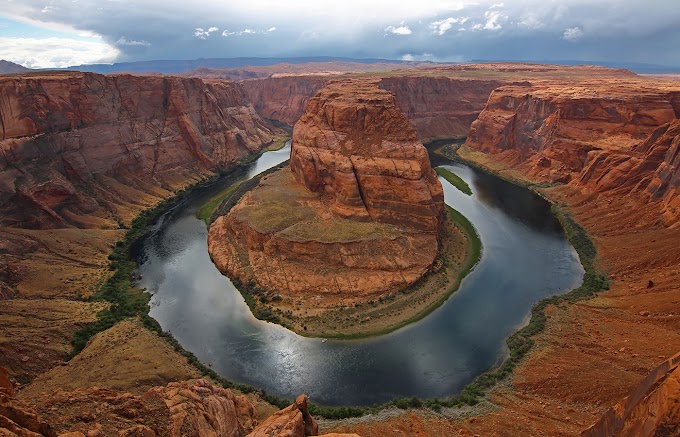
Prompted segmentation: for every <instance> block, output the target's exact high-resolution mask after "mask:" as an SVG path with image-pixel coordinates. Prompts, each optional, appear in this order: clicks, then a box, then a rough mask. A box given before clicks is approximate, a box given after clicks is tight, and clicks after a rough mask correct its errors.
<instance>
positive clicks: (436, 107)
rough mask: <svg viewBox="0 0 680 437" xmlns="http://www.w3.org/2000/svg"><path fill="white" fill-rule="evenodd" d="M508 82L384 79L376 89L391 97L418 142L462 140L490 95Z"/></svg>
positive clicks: (399, 77)
mask: <svg viewBox="0 0 680 437" xmlns="http://www.w3.org/2000/svg"><path fill="white" fill-rule="evenodd" d="M508 82H509V81H507V80H499V79H462V78H455V77H444V76H439V77H437V76H415V75H414V76H391V77H385V78H383V79H381V80H380V87H381V88H383V89H385V90H387V91H390V92H392V93H394V95H395V97H396V98H397V104H398V105H399V107H400V108H401V110H402V111H403V112H404V114H405V115H406V118H408V120H409V121H410V122H411V124H412V125H413V127H414V128H415V129H416V131H417V132H418V137H419V138H420V140H421V141H422V142H427V141H431V140H435V139H439V138H452V137H466V136H467V135H468V132H469V130H470V125H471V124H472V122H473V121H474V120H475V119H476V118H477V116H478V115H479V113H480V112H481V111H482V109H484V105H485V104H486V101H487V100H488V98H489V95H490V94H491V92H492V91H493V90H494V89H496V88H498V87H500V86H501V85H504V84H506V83H508Z"/></svg>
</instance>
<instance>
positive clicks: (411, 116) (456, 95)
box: [241, 75, 513, 142]
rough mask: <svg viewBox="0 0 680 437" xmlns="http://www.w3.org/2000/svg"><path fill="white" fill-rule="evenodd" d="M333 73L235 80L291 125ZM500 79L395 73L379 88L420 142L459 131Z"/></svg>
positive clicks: (265, 111)
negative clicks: (392, 99)
mask: <svg viewBox="0 0 680 437" xmlns="http://www.w3.org/2000/svg"><path fill="white" fill-rule="evenodd" d="M332 80H337V78H336V79H334V76H314V75H308V76H305V75H300V76H286V77H273V78H267V79H258V80H246V81H243V82H241V84H242V85H243V88H244V89H245V90H246V93H247V94H248V98H249V100H250V101H251V102H252V103H253V106H254V107H255V109H256V110H257V112H258V113H259V114H260V115H261V116H262V117H265V118H269V119H274V120H278V121H281V122H284V123H286V124H289V125H291V126H292V125H294V124H295V122H297V121H298V120H299V119H300V117H301V116H302V114H303V113H304V112H305V108H306V105H307V102H308V101H309V100H310V99H311V98H312V97H313V96H314V95H315V94H316V93H317V92H318V91H319V90H320V89H321V88H323V87H324V86H326V85H327V84H328V83H329V82H330V81H332ZM512 82H513V81H511V80H502V79H498V80H495V79H483V78H482V79H469V80H468V79H462V78H449V77H445V76H427V75H423V76H419V75H408V76H406V75H395V76H390V77H384V78H382V79H380V81H379V82H378V85H379V86H380V88H382V89H385V90H387V91H390V92H391V93H393V94H394V95H395V96H396V99H397V104H398V105H399V107H400V108H401V110H402V111H403V112H404V114H405V115H406V118H407V119H408V120H409V122H410V123H411V125H413V127H414V128H415V130H416V132H417V133H418V137H419V138H420V140H421V141H422V142H426V141H430V140H433V139H438V138H451V137H465V136H467V134H468V131H469V129H470V125H471V124H472V122H473V121H474V120H475V119H476V118H477V116H478V115H479V113H480V112H481V111H482V109H484V105H485V104H486V101H487V99H488V97H489V94H490V93H491V91H493V90H494V89H495V88H497V87H499V86H501V85H504V84H508V83H512Z"/></svg>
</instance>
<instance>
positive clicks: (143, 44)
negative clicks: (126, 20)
mask: <svg viewBox="0 0 680 437" xmlns="http://www.w3.org/2000/svg"><path fill="white" fill-rule="evenodd" d="M115 44H116V45H117V46H137V47H151V43H150V42H148V41H144V40H142V41H136V40H128V39H127V38H125V37H124V36H121V37H120V38H118V41H116V42H115Z"/></svg>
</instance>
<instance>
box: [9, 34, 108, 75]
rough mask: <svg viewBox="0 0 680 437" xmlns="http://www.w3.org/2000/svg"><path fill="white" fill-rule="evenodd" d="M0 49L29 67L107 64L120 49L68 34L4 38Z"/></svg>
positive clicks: (10, 57)
mask: <svg viewBox="0 0 680 437" xmlns="http://www.w3.org/2000/svg"><path fill="white" fill-rule="evenodd" d="M0 53H2V57H3V58H4V59H6V60H8V61H11V62H15V63H17V64H21V65H23V66H24V67H28V68H62V67H69V66H72V65H81V64H100V63H104V64H108V63H111V62H113V61H114V60H115V59H116V58H117V57H118V56H119V55H120V51H119V50H118V49H117V48H116V47H112V46H110V45H108V44H106V43H103V42H93V41H81V40H77V39H70V38H4V37H0Z"/></svg>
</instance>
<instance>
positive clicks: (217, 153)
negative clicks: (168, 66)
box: [0, 73, 273, 228]
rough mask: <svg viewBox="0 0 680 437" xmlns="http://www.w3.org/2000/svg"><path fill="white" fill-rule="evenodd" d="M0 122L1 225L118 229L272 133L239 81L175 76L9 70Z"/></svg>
mask: <svg viewBox="0 0 680 437" xmlns="http://www.w3.org/2000/svg"><path fill="white" fill-rule="evenodd" d="M0 120H1V123H0V127H1V129H2V131H1V132H0V134H1V137H0V152H1V153H0V215H1V216H2V222H1V223H0V225H2V226H13V227H23V228H55V227H65V226H77V227H81V228H96V227H117V225H118V223H119V222H127V221H129V220H130V219H131V217H133V216H134V215H135V214H136V212H132V211H129V209H130V208H129V205H130V204H141V205H140V206H141V207H143V204H144V203H146V202H148V201H149V198H155V199H158V198H159V197H165V196H167V194H168V192H167V190H170V191H172V190H174V189H177V188H180V187H182V186H184V185H186V184H187V183H188V182H192V181H196V180H198V179H200V178H201V177H204V176H205V175H207V174H209V173H211V172H214V171H216V170H218V169H220V168H226V167H228V166H229V165H231V164H234V163H236V162H237V161H238V160H239V159H241V158H242V157H244V156H245V155H247V154H249V153H252V152H254V151H256V150H258V149H259V148H260V147H261V146H262V145H263V144H265V143H268V142H270V141H271V140H272V138H273V131H272V128H271V127H270V126H269V125H267V124H266V123H265V122H263V121H262V120H261V119H260V117H259V116H258V115H257V114H256V113H255V111H254V109H253V108H252V107H251V106H250V105H249V104H247V103H246V96H245V93H244V92H243V90H242V89H241V87H240V86H239V85H237V84H233V83H228V82H214V83H207V82H203V81H202V80H200V79H187V78H176V77H157V76H129V75H115V76H103V75H98V74H90V73H64V74H57V73H45V74H33V75H29V76H25V77H24V76H21V77H19V76H7V77H3V78H0ZM141 207H140V208H138V209H142V208H141ZM133 209H134V208H133Z"/></svg>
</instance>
